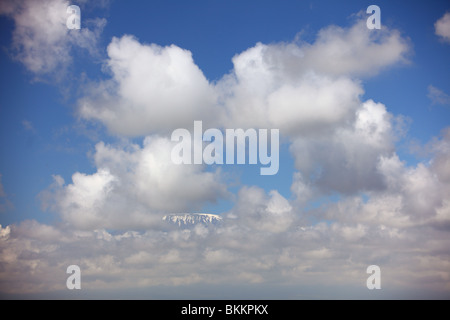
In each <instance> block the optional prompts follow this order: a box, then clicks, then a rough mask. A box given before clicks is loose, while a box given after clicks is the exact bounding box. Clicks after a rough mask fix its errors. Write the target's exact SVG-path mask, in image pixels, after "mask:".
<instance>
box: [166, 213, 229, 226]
mask: <svg viewBox="0 0 450 320" xmlns="http://www.w3.org/2000/svg"><path fill="white" fill-rule="evenodd" d="M162 219H163V220H164V221H167V222H169V223H172V224H177V225H178V226H180V227H181V226H189V225H195V224H197V223H203V224H216V223H220V222H221V221H222V217H221V216H218V215H216V214H209V213H184V214H169V215H167V216H164V217H163V218H162Z"/></svg>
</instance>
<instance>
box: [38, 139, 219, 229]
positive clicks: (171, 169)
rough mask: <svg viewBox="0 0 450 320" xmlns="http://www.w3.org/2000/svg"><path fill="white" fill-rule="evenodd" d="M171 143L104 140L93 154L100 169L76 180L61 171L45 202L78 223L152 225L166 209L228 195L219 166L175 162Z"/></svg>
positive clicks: (192, 205) (189, 208)
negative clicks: (66, 179) (210, 169)
mask: <svg viewBox="0 0 450 320" xmlns="http://www.w3.org/2000/svg"><path fill="white" fill-rule="evenodd" d="M172 147H173V143H172V142H171V141H170V140H168V139H166V138H161V137H156V136H152V137H150V136H149V137H147V138H146V139H145V140H144V143H143V146H142V147H140V146H138V145H135V144H130V145H127V146H125V147H123V146H122V147H121V146H117V147H114V146H110V145H105V144H104V143H103V142H100V143H98V144H97V145H96V148H95V153H94V155H93V158H94V161H95V165H96V167H97V171H96V172H95V173H93V174H84V173H79V172H76V173H75V174H73V176H72V183H70V184H67V185H66V184H65V182H64V179H62V177H60V176H55V177H54V180H55V181H54V183H53V185H52V186H51V187H50V188H49V189H48V190H46V191H45V192H43V193H42V194H41V199H42V200H43V203H44V207H45V208H50V209H52V210H53V211H55V212H57V213H59V214H60V215H61V217H62V218H63V220H65V221H67V222H68V223H70V224H72V225H73V226H75V227H76V228H81V229H91V230H92V229H96V228H112V229H126V228H138V229H142V228H149V227H151V226H154V225H155V224H158V223H160V222H161V218H162V216H163V215H164V214H165V213H171V212H190V211H192V210H198V209H199V208H200V207H201V206H202V205H203V204H205V203H207V202H215V201H217V200H218V199H219V198H221V197H226V195H227V191H226V186H225V185H224V184H223V183H222V182H221V175H220V171H215V172H206V171H204V168H203V167H202V166H200V165H175V164H173V163H172V161H171V158H170V157H171V151H172Z"/></svg>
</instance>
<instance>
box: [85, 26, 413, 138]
mask: <svg viewBox="0 0 450 320" xmlns="http://www.w3.org/2000/svg"><path fill="white" fill-rule="evenodd" d="M409 51H410V46H409V44H408V41H407V40H406V39H404V38H403V37H401V35H400V34H399V32H397V31H395V30H389V29H387V28H386V29H383V30H382V31H380V32H379V33H378V32H377V33H371V32H369V31H368V30H367V28H366V27H365V25H364V24H363V22H362V21H358V22H357V23H355V24H354V25H353V26H352V27H350V28H340V27H328V28H325V29H322V30H321V31H320V32H319V33H318V36H317V39H316V41H315V42H314V43H312V44H309V43H297V42H295V41H294V42H291V43H275V44H262V43H257V44H256V45H255V46H254V47H251V48H249V49H247V50H245V51H244V52H242V53H239V54H237V55H236V56H234V57H233V59H232V61H233V69H232V70H231V72H230V73H229V74H227V75H225V76H223V77H222V78H221V79H220V80H219V81H218V82H217V83H214V84H213V83H210V82H209V81H208V80H207V79H206V78H205V77H204V75H203V73H202V72H201V70H200V69H199V68H198V66H197V65H196V64H195V63H194V60H193V58H192V54H191V52H189V51H188V50H184V49H181V48H179V47H177V46H175V45H171V46H167V47H161V46H158V45H156V44H142V43H140V42H138V40H137V39H135V38H133V37H132V36H123V37H121V38H114V39H113V40H112V42H111V43H110V44H109V46H108V60H107V66H108V70H109V71H110V72H111V75H112V78H111V79H109V80H105V81H100V82H97V83H91V84H90V85H89V86H88V88H87V89H86V96H85V97H84V98H82V99H80V101H79V103H78V106H79V107H78V111H79V115H80V117H81V118H83V119H88V120H97V121H100V122H101V123H103V124H104V125H105V126H106V127H107V128H108V129H109V130H110V132H112V133H114V134H119V135H126V136H142V135H146V134H153V133H161V132H162V133H167V132H170V131H172V130H173V129H175V128H179V127H184V128H186V127H191V126H192V122H193V121H194V120H203V121H205V122H206V123H207V124H208V125H211V126H219V127H240V126H242V127H264V128H278V129H282V130H284V132H286V133H288V134H291V133H294V134H295V133H298V132H299V131H300V132H302V133H305V132H308V131H314V130H326V129H327V128H330V127H335V126H336V125H339V124H341V123H343V122H345V121H349V119H350V118H351V117H352V116H353V115H354V111H355V110H356V109H357V108H358V106H359V97H360V96H361V95H362V94H363V89H362V86H361V83H360V82H359V81H357V80H355V79H354V76H359V75H363V76H371V75H375V74H377V73H378V72H379V71H380V70H382V69H384V68H386V67H388V66H391V65H394V64H399V63H403V62H406V61H407V54H408V53H409ZM330 52H333V59H331V58H330V57H329V56H327V55H328V54H330ZM335 53H336V54H335ZM336 55H337V58H336Z"/></svg>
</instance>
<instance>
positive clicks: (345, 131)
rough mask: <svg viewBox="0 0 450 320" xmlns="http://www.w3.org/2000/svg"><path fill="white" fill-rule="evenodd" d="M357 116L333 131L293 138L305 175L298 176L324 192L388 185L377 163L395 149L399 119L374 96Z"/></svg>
mask: <svg viewBox="0 0 450 320" xmlns="http://www.w3.org/2000/svg"><path fill="white" fill-rule="evenodd" d="M354 118H355V119H354V121H353V123H350V124H348V125H346V126H341V127H338V128H336V129H335V130H334V131H333V132H331V133H327V134H323V135H320V136H316V137H308V136H299V137H296V138H295V139H294V140H293V142H292V144H291V146H290V150H291V153H292V155H293V156H294V159H295V167H296V169H297V170H299V172H300V173H301V176H302V177H303V178H301V177H300V176H297V178H298V179H303V180H304V179H306V181H310V185H313V186H315V187H318V188H319V189H320V190H321V191H322V192H336V191H337V192H340V193H344V194H349V193H354V192H358V191H363V190H376V189H381V188H383V187H384V183H383V179H382V176H381V175H380V174H379V172H378V171H377V164H378V160H379V158H380V157H381V156H389V155H391V154H392V152H393V151H394V149H395V148H394V142H395V139H396V136H398V134H397V133H396V131H395V128H394V127H395V126H394V120H395V119H394V117H393V115H392V114H390V113H389V112H387V110H386V107H385V106H384V105H383V104H381V103H375V102H374V101H372V100H368V101H366V102H364V103H362V104H361V106H360V107H359V108H358V109H357V110H356V111H355V117H354ZM330 155H332V156H330ZM302 185H304V183H302ZM296 188H297V187H296ZM300 190H301V191H303V190H302V189H300ZM298 196H301V195H299V194H298Z"/></svg>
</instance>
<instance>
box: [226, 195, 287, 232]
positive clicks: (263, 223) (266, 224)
mask: <svg viewBox="0 0 450 320" xmlns="http://www.w3.org/2000/svg"><path fill="white" fill-rule="evenodd" d="M229 215H230V216H231V217H233V218H234V219H237V221H238V223H244V225H247V226H250V227H252V228H254V229H256V230H258V231H264V232H269V233H270V232H273V233H279V232H283V231H286V230H287V229H289V227H290V226H291V225H292V223H293V222H294V220H295V216H294V212H293V211H292V207H291V205H290V204H289V201H288V200H287V199H285V198H284V197H283V196H282V195H280V194H279V193H278V192H277V191H276V190H272V191H270V193H269V195H266V194H265V192H264V190H263V189H260V188H258V187H244V188H242V189H241V190H240V191H239V193H238V199H237V203H236V205H235V207H234V208H233V210H232V211H231V212H230V213H229Z"/></svg>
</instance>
